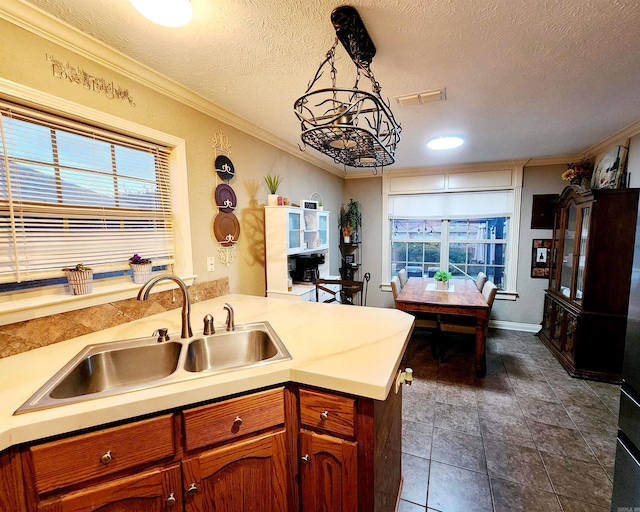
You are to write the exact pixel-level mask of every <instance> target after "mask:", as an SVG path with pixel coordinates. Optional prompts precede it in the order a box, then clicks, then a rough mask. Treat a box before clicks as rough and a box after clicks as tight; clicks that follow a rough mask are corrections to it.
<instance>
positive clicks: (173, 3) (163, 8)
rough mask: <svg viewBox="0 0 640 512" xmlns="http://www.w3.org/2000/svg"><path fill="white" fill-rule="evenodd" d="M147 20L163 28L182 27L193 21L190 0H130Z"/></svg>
mask: <svg viewBox="0 0 640 512" xmlns="http://www.w3.org/2000/svg"><path fill="white" fill-rule="evenodd" d="M129 1H130V2H131V3H132V4H133V6H134V7H135V8H136V9H137V10H138V12H140V14H142V15H143V16H144V17H145V18H147V19H149V20H151V21H153V22H154V23H157V24H158V25H162V26H163V27H172V28H175V27H182V26H183V25H186V24H187V23H189V22H190V21H191V17H192V16H193V9H192V8H191V2H190V0H129Z"/></svg>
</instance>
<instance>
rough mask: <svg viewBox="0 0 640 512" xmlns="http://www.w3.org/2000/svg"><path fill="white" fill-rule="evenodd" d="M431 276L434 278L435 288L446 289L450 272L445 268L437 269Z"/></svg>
mask: <svg viewBox="0 0 640 512" xmlns="http://www.w3.org/2000/svg"><path fill="white" fill-rule="evenodd" d="M433 278H434V279H435V280H436V290H448V289H449V279H451V272H447V271H446V270H438V271H437V272H436V273H435V274H434V275H433Z"/></svg>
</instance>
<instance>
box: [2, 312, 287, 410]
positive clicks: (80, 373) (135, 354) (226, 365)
mask: <svg viewBox="0 0 640 512" xmlns="http://www.w3.org/2000/svg"><path fill="white" fill-rule="evenodd" d="M288 359H291V354H289V351H288V350H287V348H286V347H285V346H284V344H283V343H282V340H280V338H279V337H278V335H277V334H276V333H275V331H274V330H273V328H272V327H271V325H270V324H269V322H256V323H251V324H244V325H237V326H236V328H235V330H234V331H223V332H220V333H217V334H211V335H207V336H204V335H201V336H197V335H196V336H193V337H192V338H189V339H181V338H179V337H178V335H175V336H171V339H170V340H169V341H162V342H158V336H150V337H147V338H137V339H132V340H124V341H111V342H106V343H100V344H95V345H89V346H87V347H85V348H84V349H83V350H82V351H81V352H80V353H79V354H77V355H76V356H75V357H74V358H73V359H71V361H69V362H68V363H67V364H66V365H65V366H64V367H63V368H62V369H61V370H60V371H59V372H57V373H56V374H55V375H54V376H53V377H52V378H51V379H49V380H48V381H47V382H46V383H45V384H44V386H42V387H41V388H40V389H39V390H38V391H37V392H36V393H35V394H34V395H33V396H32V397H31V398H29V400H27V401H26V402H25V403H24V404H23V405H22V406H20V408H19V409H18V410H17V411H16V412H15V413H14V414H22V413H25V412H29V411H34V410H40V409H48V408H51V407H57V406H60V405H66V404H70V403H75V402H82V401H86V400H91V399H95V398H102V397H104V396H110V395H116V394H120V393H125V392H129V391H137V390H140V389H147V388H152V387H156V386H160V385H164V384H171V383H173V382H179V381H184V380H189V379H193V378H196V377H201V376H205V375H212V374H217V373H223V372H229V371H234V370H241V369H246V368H252V367H256V366H260V365H264V364H269V363H275V362H279V361H286V360H288Z"/></svg>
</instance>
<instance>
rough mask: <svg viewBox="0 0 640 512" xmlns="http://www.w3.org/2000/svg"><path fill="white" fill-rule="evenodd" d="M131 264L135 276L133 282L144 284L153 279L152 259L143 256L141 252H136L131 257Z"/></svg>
mask: <svg viewBox="0 0 640 512" xmlns="http://www.w3.org/2000/svg"><path fill="white" fill-rule="evenodd" d="M129 266H130V267H131V272H132V276H133V282H134V283H136V284H144V283H146V282H147V281H148V280H149V279H151V272H152V270H153V262H152V261H151V260H150V259H147V258H142V257H141V256H140V255H139V254H134V255H133V256H131V258H129Z"/></svg>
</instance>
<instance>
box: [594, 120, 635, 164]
mask: <svg viewBox="0 0 640 512" xmlns="http://www.w3.org/2000/svg"><path fill="white" fill-rule="evenodd" d="M638 133H640V121H638V122H636V123H633V124H632V125H630V126H627V127H626V128H623V129H622V130H620V131H619V132H616V133H614V134H613V135H611V136H610V137H607V138H606V139H605V140H603V141H602V142H598V144H595V145H593V146H591V147H590V148H589V149H587V150H586V151H585V154H586V155H590V156H595V155H598V154H600V153H604V152H605V151H606V150H607V149H609V148H610V147H611V146H615V145H616V144H624V143H625V141H626V140H627V139H630V138H631V137H633V136H634V135H638Z"/></svg>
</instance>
